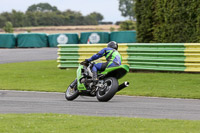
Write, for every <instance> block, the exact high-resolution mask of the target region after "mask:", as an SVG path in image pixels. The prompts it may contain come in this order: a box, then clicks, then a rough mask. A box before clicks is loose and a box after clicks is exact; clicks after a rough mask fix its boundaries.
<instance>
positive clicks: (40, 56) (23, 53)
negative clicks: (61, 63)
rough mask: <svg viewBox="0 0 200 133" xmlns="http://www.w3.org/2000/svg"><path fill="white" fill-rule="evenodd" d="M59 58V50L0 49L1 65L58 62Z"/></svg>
mask: <svg viewBox="0 0 200 133" xmlns="http://www.w3.org/2000/svg"><path fill="white" fill-rule="evenodd" d="M57 57H58V55H57V48H14V49H2V48H1V49H0V64H3V63H14V62H26V61H40V60H56V59H57Z"/></svg>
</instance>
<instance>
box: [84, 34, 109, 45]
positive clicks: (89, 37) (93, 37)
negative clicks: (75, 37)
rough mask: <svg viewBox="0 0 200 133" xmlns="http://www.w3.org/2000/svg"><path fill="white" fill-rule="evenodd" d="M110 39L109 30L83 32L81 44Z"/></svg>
mask: <svg viewBox="0 0 200 133" xmlns="http://www.w3.org/2000/svg"><path fill="white" fill-rule="evenodd" d="M109 40H110V35H109V33H108V32H82V33H81V37H80V43H81V44H97V43H108V42H109Z"/></svg>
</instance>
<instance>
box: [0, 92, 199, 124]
mask: <svg viewBox="0 0 200 133" xmlns="http://www.w3.org/2000/svg"><path fill="white" fill-rule="evenodd" d="M0 113H63V114H78V115H92V116H125V117H143V118H167V119H184V120H200V100H193V99H170V98H147V97H130V96H115V97H114V98H113V99H112V100H111V101H110V102H106V103H105V102H98V101H97V99H96V98H95V97H94V98H91V97H79V98H77V99H76V100H74V101H71V102H69V101H66V100H65V97H64V93H46V92H23V91H0Z"/></svg>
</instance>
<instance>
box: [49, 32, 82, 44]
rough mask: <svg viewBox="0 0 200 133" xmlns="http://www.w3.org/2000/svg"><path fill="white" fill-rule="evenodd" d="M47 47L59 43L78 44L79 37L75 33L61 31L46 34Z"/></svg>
mask: <svg viewBox="0 0 200 133" xmlns="http://www.w3.org/2000/svg"><path fill="white" fill-rule="evenodd" d="M48 42H49V47H57V45H58V44H59V43H62V44H78V43H79V38H78V34H76V33H74V34H73V33H71V34H69V33H63V34H51V35H48Z"/></svg>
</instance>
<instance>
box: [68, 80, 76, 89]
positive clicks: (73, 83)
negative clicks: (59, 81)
mask: <svg viewBox="0 0 200 133" xmlns="http://www.w3.org/2000/svg"><path fill="white" fill-rule="evenodd" d="M76 84H77V79H75V80H74V81H73V82H72V83H71V85H70V87H71V88H73V87H74V86H75V85H76Z"/></svg>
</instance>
